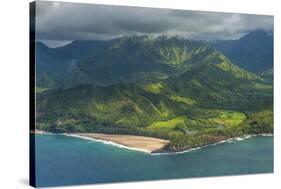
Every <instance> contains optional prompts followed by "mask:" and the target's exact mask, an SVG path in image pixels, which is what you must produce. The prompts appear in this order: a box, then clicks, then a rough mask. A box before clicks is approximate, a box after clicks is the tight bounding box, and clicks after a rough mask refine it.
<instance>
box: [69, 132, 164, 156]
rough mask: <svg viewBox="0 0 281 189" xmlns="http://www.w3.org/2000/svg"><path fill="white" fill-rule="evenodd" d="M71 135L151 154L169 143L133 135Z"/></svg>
mask: <svg viewBox="0 0 281 189" xmlns="http://www.w3.org/2000/svg"><path fill="white" fill-rule="evenodd" d="M73 134H75V135H79V136H83V137H89V138H94V139H100V140H104V141H110V142H114V143H117V144H120V145H124V146H127V147H130V148H135V149H142V150H145V151H147V152H153V151H155V150H159V149H162V148H163V147H164V146H165V145H166V144H167V143H169V141H168V140H163V139H159V138H153V137H145V136H135V135H111V134H99V133H73Z"/></svg>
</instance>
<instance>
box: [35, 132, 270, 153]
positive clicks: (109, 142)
mask: <svg viewBox="0 0 281 189" xmlns="http://www.w3.org/2000/svg"><path fill="white" fill-rule="evenodd" d="M31 133H33V134H42V135H63V136H69V137H75V138H80V139H85V140H90V141H96V142H100V143H103V144H107V145H112V146H115V147H119V148H124V149H128V150H134V151H139V152H144V153H147V154H150V155H155V156H156V155H176V154H183V153H188V152H191V151H196V150H200V149H203V148H207V147H211V146H216V145H219V144H224V143H232V142H238V141H243V140H246V139H249V138H252V137H258V136H267V137H269V136H272V137H273V134H272V133H261V134H253V135H244V136H240V137H234V138H228V139H225V140H221V141H218V142H215V143H210V144H206V145H202V146H198V147H193V148H189V149H186V150H182V151H171V152H169V151H163V152H157V151H159V150H161V149H163V147H164V146H165V145H166V144H168V143H169V141H168V140H164V139H159V138H153V137H145V136H136V135H120V134H119V135H113V134H101V133H50V132H47V131H43V130H37V129H36V130H35V131H31ZM99 135H100V136H107V135H109V136H114V137H120V136H121V137H124V139H126V137H131V139H134V140H135V139H136V138H139V139H143V138H147V139H152V140H159V141H162V142H165V144H164V145H163V146H162V147H161V148H158V149H155V150H151V149H147V148H143V147H135V146H133V145H130V146H129V145H125V144H122V143H120V141H119V142H118V141H115V140H109V139H108V138H106V137H99Z"/></svg>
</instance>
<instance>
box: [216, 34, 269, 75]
mask: <svg viewBox="0 0 281 189" xmlns="http://www.w3.org/2000/svg"><path fill="white" fill-rule="evenodd" d="M214 46H215V48H217V49H218V50H219V51H221V52H223V53H224V54H225V55H226V56H227V57H228V58H229V59H230V60H231V61H232V62H233V63H234V64H236V65H238V66H239V67H241V68H244V69H246V70H249V71H251V72H255V73H262V72H265V71H267V70H270V69H272V68H273V34H272V33H269V32H266V31H263V30H256V31H253V32H250V33H248V34H247V35H245V36H244V37H242V38H240V39H238V40H230V41H221V42H217V43H216V44H215V45H214Z"/></svg>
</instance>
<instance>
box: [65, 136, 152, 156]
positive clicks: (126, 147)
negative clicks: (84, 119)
mask: <svg viewBox="0 0 281 189" xmlns="http://www.w3.org/2000/svg"><path fill="white" fill-rule="evenodd" d="M62 135H64V136H70V137H76V138H81V139H85V140H90V141H95V142H100V143H103V144H107V145H111V146H116V147H119V148H125V149H128V150H134V151H140V152H144V153H151V152H150V151H149V150H145V149H140V148H134V147H129V146H125V145H122V144H118V143H116V142H112V141H108V140H102V139H95V138H91V137H86V136H81V135H76V134H65V133H64V134H62Z"/></svg>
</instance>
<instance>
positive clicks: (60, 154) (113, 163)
mask: <svg viewBox="0 0 281 189" xmlns="http://www.w3.org/2000/svg"><path fill="white" fill-rule="evenodd" d="M35 140H36V143H35V158H36V162H35V163H36V186H37V187H48V186H62V185H81V184H95V183H112V182H129V181H145V180H162V179H177V178H195V177H209V176H228V175H241V174H258V173H272V172H273V137H272V136H259V137H251V138H248V139H245V140H242V141H235V142H231V143H223V144H218V145H215V146H209V147H206V148H202V149H198V150H194V151H190V152H186V153H181V154H166V155H151V154H147V153H144V152H140V151H134V150H129V149H125V148H120V147H117V146H112V145H109V144H104V143H101V142H97V141H94V140H85V139H81V138H75V137H70V136H63V135H40V134H36V136H35Z"/></svg>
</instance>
